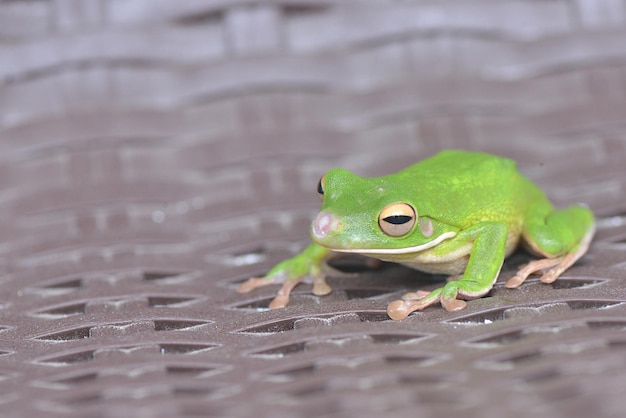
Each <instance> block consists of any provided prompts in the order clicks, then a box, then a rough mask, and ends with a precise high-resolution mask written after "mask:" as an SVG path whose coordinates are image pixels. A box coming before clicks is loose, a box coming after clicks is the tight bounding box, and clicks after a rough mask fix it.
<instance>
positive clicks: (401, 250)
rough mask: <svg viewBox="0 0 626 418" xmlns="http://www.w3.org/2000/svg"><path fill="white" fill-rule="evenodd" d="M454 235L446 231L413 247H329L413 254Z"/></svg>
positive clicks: (356, 251)
mask: <svg viewBox="0 0 626 418" xmlns="http://www.w3.org/2000/svg"><path fill="white" fill-rule="evenodd" d="M455 236H456V232H453V231H448V232H445V233H443V234H441V235H439V236H438V237H437V238H435V239H434V240H432V241H428V242H427V243H425V244H421V245H415V246H413V247H404V248H350V249H343V248H331V249H332V250H333V251H337V252H340V253H357V254H413V253H418V252H420V251H424V250H427V249H429V248H433V247H434V246H436V245H439V244H440V243H441V242H442V241H445V240H447V239H450V238H454V237H455Z"/></svg>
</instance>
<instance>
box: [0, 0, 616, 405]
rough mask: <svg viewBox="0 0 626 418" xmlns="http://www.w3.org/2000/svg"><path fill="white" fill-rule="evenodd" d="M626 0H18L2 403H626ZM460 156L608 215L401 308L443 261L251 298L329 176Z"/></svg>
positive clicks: (5, 64)
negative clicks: (514, 284) (559, 253)
mask: <svg viewBox="0 0 626 418" xmlns="http://www.w3.org/2000/svg"><path fill="white" fill-rule="evenodd" d="M625 8H626V6H624V4H623V2H617V1H597V0H589V1H585V0H578V1H574V0H571V1H568V0H550V1H533V0H515V1H513V0H511V1H509V0H507V1H487V0H482V1H481V0H472V1H469V0H468V1H462V2H460V1H457V2H455V1H441V2H435V1H407V2H396V1H390V0H389V1H379V2H367V1H349V2H344V1H341V0H331V1H316V0H308V1H307V0H303V1H293V0H284V1H276V2H262V1H247V2H243V1H241V2H215V1H191V0H184V1H177V2H170V1H166V0H162V1H150V2H148V1H139V0H133V1H126V2H122V1H115V0H89V1H87V0H81V1H56V2H50V1H2V2H0V215H1V216H2V218H1V219H2V225H1V226H0V416H2V417H31V416H43V415H45V416H59V417H65V416H81V417H84V416H95V417H99V416H100V417H120V416H142V417H173V416H230V417H235V416H237V417H239V416H258V417H263V416H268V417H269V416H272V417H275V416H281V417H282V416H289V417H310V416H327V417H353V416H361V417H368V416H372V417H374V416H376V417H378V416H381V415H388V416H400V414H402V415H409V414H410V415H411V416H419V417H447V416H456V415H458V416H464V417H502V416H507V417H522V416H523V417H526V416H545V417H557V416H568V417H591V416H593V417H618V416H623V411H624V409H625V408H626V380H625V379H626V377H625V376H626V303H625V302H626V197H625V195H626V163H625V162H624V161H625V159H626V42H624V39H626V26H625V25H624V22H625V21H626V11H625ZM453 147H454V148H464V149H475V150H483V151H488V152H493V153H497V154H501V155H504V156H508V157H512V158H515V159H516V160H517V161H518V162H519V166H520V167H521V169H522V171H523V172H524V173H526V174H527V175H528V176H530V177H531V178H532V179H533V180H535V181H536V182H537V183H538V184H539V185H541V186H542V187H543V188H544V189H545V190H546V191H547V192H548V194H549V195H550V197H551V198H552V199H553V200H554V201H555V202H556V204H557V205H559V206H565V205H568V204H571V203H575V202H586V203H587V204H589V205H590V207H591V208H592V209H593V210H594V211H595V213H596V215H597V216H598V233H597V237H596V239H595V241H594V243H593V245H592V247H591V250H590V252H589V253H588V255H586V256H585V257H584V258H583V259H582V260H581V262H579V263H577V264H576V265H575V266H574V267H573V268H571V269H570V270H569V271H568V272H567V273H566V274H565V275H564V276H563V277H562V278H561V279H559V280H558V281H557V282H555V283H554V284H552V285H544V284H542V283H540V282H538V280H536V279H534V280H529V282H527V283H526V284H524V285H523V286H522V287H520V288H519V289H515V290H510V289H506V288H504V286H503V281H504V280H505V279H506V278H508V277H510V276H511V275H512V274H513V273H514V271H515V269H516V268H517V266H518V265H519V264H522V263H524V262H525V261H527V260H528V259H529V257H528V256H527V255H525V254H524V253H523V252H520V253H518V254H516V255H514V256H513V257H512V258H511V259H510V260H508V261H507V262H506V263H505V266H504V269H503V272H502V275H501V279H500V280H499V281H498V283H497V284H496V287H495V288H494V290H493V291H492V292H491V293H490V295H489V296H488V297H486V298H483V299H480V300H476V301H472V302H469V303H468V307H467V309H466V310H464V311H461V312H459V313H454V314H451V313H447V312H445V311H444V310H443V309H442V308H440V307H432V308H428V309H427V310H425V311H423V312H420V313H417V314H413V315H411V316H410V317H409V318H408V319H407V320H405V321H401V322H394V321H391V320H389V319H388V318H387V316H386V314H385V307H386V305H387V303H388V302H389V301H391V300H394V299H396V298H397V297H398V296H399V295H401V294H402V293H403V292H406V291H408V290H415V289H418V288H422V289H432V288H434V287H435V286H437V283H435V282H433V280H432V277H431V276H429V275H427V274H422V273H418V272H415V271H412V270H409V269H405V268H402V267H397V266H393V265H383V266H382V267H380V268H370V267H368V266H367V265H365V264H364V263H363V262H362V260H358V259H356V260H352V261H350V263H348V264H345V265H343V267H344V268H346V269H348V270H350V271H355V272H356V273H357V274H356V275H355V276H347V277H332V278H330V279H329V283H330V284H331V285H332V286H333V287H334V291H333V293H332V294H331V295H329V296H327V297H315V296H312V295H311V294H310V285H300V286H299V287H298V288H297V289H296V291H295V293H294V297H293V298H292V301H291V304H290V306H288V307H287V308H286V309H283V310H276V311H269V310H267V309H266V308H267V305H268V303H269V301H270V300H271V298H272V296H273V294H274V292H275V291H276V287H268V288H264V289H259V290H257V291H255V292H253V293H250V294H247V295H240V294H237V293H236V292H235V288H236V286H237V284H238V283H240V282H241V281H243V280H244V279H246V278H248V277H250V276H253V275H259V274H263V273H264V272H266V271H267V269H268V268H269V267H270V266H272V265H273V264H274V263H276V262H277V261H279V260H281V259H283V258H285V257H287V256H289V255H290V254H293V253H294V252H295V251H297V250H298V249H299V248H301V247H302V246H303V245H305V244H306V242H307V240H308V237H307V229H308V223H309V221H310V219H311V218H312V216H313V215H314V214H315V212H316V210H317V208H318V207H319V201H318V198H317V196H316V191H315V187H316V184H317V180H318V179H319V177H320V176H321V174H322V173H323V172H324V171H325V170H327V169H328V168H331V167H334V166H341V167H344V168H348V169H350V170H352V171H354V172H356V173H358V174H360V175H378V174H384V173H388V172H392V171H396V170H398V169H399V168H402V167H404V166H405V165H407V164H409V163H412V162H415V161H417V160H419V159H421V158H424V157H426V156H428V155H431V154H433V153H434V152H436V151H437V150H439V149H444V148H453Z"/></svg>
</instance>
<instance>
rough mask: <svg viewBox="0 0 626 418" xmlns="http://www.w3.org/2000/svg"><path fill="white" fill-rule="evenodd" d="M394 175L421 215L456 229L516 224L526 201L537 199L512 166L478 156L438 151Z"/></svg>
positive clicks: (492, 157) (539, 195)
mask: <svg viewBox="0 0 626 418" xmlns="http://www.w3.org/2000/svg"><path fill="white" fill-rule="evenodd" d="M397 174H398V175H399V176H401V177H402V178H403V181H402V184H405V185H407V186H406V187H407V189H411V191H412V195H413V196H414V197H415V198H417V199H418V201H419V206H420V208H421V209H422V210H423V212H422V213H424V214H428V215H430V216H432V217H434V218H439V219H441V220H445V221H447V222H448V223H450V224H455V225H457V226H459V227H464V226H467V225H468V224H472V223H475V222H478V221H480V220H494V221H504V222H507V223H510V222H515V221H518V220H519V219H521V218H523V216H524V212H526V211H527V210H528V209H529V208H528V207H527V206H528V202H532V201H533V200H535V199H537V198H542V196H543V192H541V191H540V190H539V189H538V188H537V187H536V186H535V185H534V184H533V183H532V182H531V181H530V180H528V179H526V177H524V176H523V175H522V174H521V173H520V172H519V171H518V170H517V164H516V163H515V161H513V160H510V159H508V158H503V157H499V156H496V155H491V154H486V153H481V152H470V151H461V150H446V151H442V152H440V153H438V154H436V155H434V156H433V157H431V158H428V159H425V160H423V161H421V162H418V163H416V164H414V165H412V166H410V167H407V168H406V169H404V170H402V171H401V172H399V173H397Z"/></svg>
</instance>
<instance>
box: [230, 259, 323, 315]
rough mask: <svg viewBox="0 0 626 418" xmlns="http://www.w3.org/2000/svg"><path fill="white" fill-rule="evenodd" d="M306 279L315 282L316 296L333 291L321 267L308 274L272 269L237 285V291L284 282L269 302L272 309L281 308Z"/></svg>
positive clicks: (246, 290)
mask: <svg viewBox="0 0 626 418" xmlns="http://www.w3.org/2000/svg"><path fill="white" fill-rule="evenodd" d="M304 281H310V282H311V283H313V290H312V293H313V294H314V295H316V296H324V295H327V294H329V293H330V292H331V291H332V288H331V287H330V286H329V285H328V284H327V283H326V275H325V274H323V273H322V272H321V270H320V269H317V268H311V269H310V271H309V273H308V274H305V273H302V272H298V273H294V272H291V271H288V270H282V269H279V271H278V272H272V271H270V272H269V273H268V274H267V275H266V276H264V277H252V278H250V279H248V280H246V281H245V282H243V283H241V284H240V285H239V286H238V287H237V292H239V293H248V292H251V291H252V290H254V289H256V288H259V287H264V286H268V285H272V284H280V283H282V286H281V288H280V289H279V290H278V292H277V293H276V297H274V299H273V300H272V301H271V302H270V304H269V308H270V309H279V308H284V307H285V306H287V305H288V304H289V297H290V295H291V291H292V290H293V289H294V288H295V287H296V286H297V285H298V284H300V283H302V282H304Z"/></svg>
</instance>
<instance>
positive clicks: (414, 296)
mask: <svg viewBox="0 0 626 418" xmlns="http://www.w3.org/2000/svg"><path fill="white" fill-rule="evenodd" d="M428 295H430V292H428V291H426V290H418V291H417V292H408V293H405V294H404V295H402V300H422V299H424V298H425V297H426V296H428Z"/></svg>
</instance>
